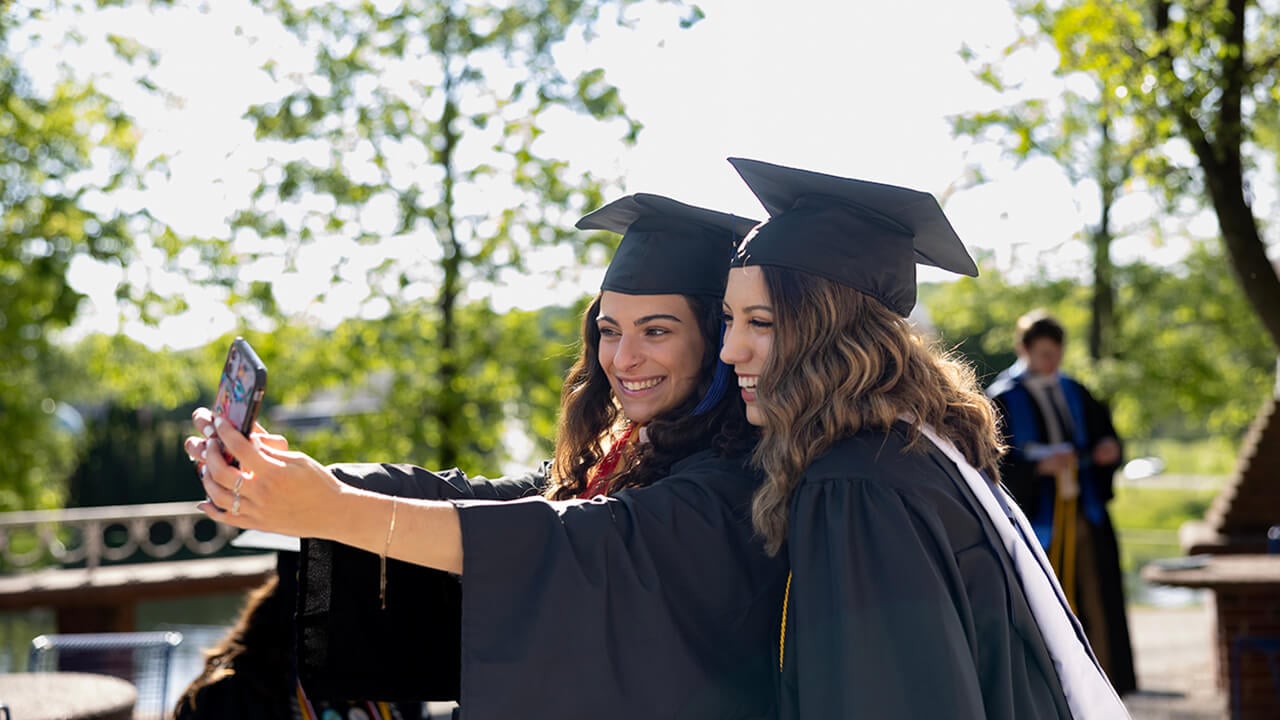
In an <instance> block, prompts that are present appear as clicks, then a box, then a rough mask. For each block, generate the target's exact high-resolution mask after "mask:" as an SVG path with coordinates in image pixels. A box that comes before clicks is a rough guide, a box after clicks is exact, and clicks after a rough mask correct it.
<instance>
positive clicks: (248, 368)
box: [213, 337, 267, 467]
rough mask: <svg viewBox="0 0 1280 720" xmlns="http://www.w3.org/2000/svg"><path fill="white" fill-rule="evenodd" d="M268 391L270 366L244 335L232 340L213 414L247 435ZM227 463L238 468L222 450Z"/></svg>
mask: <svg viewBox="0 0 1280 720" xmlns="http://www.w3.org/2000/svg"><path fill="white" fill-rule="evenodd" d="M266 392H267V366H266V365H263V364H262V360H260V359H258V353H256V352H254V351H253V347H251V346H250V345H249V342H248V341H247V340H245V339H244V338H242V337H237V338H236V339H235V340H232V341H231V347H230V348H228V349H227V361H226V362H225V363H223V365H222V378H221V379H220V380H219V381H218V394H217V395H215V396H214V399H213V414H214V415H216V416H220V417H222V418H223V419H225V420H227V421H228V422H230V423H231V424H232V425H234V426H235V427H236V429H238V430H239V431H240V434H242V435H244V436H245V437H248V436H249V433H250V432H252V431H253V424H254V423H255V422H256V421H257V420H258V410H259V409H261V408H262V396H263V395H265V394H266ZM222 455H223V457H225V458H226V460H227V462H228V463H230V464H232V465H234V466H236V467H239V463H238V462H236V459H235V458H233V457H231V456H230V455H228V454H227V452H226V451H225V450H224V451H223V453H222Z"/></svg>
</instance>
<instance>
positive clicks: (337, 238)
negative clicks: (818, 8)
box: [235, 0, 700, 466]
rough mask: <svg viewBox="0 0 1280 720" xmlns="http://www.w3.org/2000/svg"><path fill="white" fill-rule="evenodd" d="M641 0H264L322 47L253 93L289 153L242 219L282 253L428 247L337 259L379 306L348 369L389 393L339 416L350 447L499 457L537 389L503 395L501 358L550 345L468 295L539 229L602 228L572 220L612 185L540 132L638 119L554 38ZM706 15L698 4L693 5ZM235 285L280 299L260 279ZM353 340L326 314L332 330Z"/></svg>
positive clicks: (507, 271) (563, 238) (517, 262)
mask: <svg viewBox="0 0 1280 720" xmlns="http://www.w3.org/2000/svg"><path fill="white" fill-rule="evenodd" d="M633 2H634V0H616V1H615V2H613V3H600V2H587V1H585V0H557V1H556V2H550V3H548V2H542V1H541V0H517V1H516V2H503V3H474V2H459V1H457V0H411V1H408V2H404V3H400V4H395V5H394V6H389V7H388V8H386V9H384V6H383V5H382V4H378V3H338V4H323V5H313V4H310V3H307V4H305V6H304V5H302V4H298V5H295V4H293V3H291V2H288V1H287V0H272V1H270V2H266V3H263V4H262V7H263V8H264V9H265V10H267V11H268V12H270V13H271V14H273V15H274V16H276V17H278V18H279V19H280V21H281V22H282V23H283V24H284V26H285V27H287V28H288V29H289V30H291V31H292V32H293V33H294V34H295V35H296V36H297V37H298V39H299V42H300V43H302V45H303V46H304V47H305V48H307V49H308V50H310V51H314V54H315V66H314V68H313V70H312V71H311V72H310V73H309V74H304V75H305V76H304V77H296V78H293V79H292V80H291V84H290V89H289V90H288V92H287V94H285V95H284V96H283V97H281V98H280V99H279V100H277V101H275V102H270V103H266V104H263V105H261V106H258V107H255V108H253V109H252V110H251V111H250V116H251V117H252V118H253V119H254V120H255V121H256V123H257V126H258V135H259V137H260V138H261V139H263V140H264V141H268V142H272V143H275V145H276V147H278V148H280V150H281V156H282V157H283V159H282V160H281V161H280V162H279V163H278V164H276V165H274V166H273V167H271V168H268V169H266V170H265V171H264V174H263V178H264V179H263V182H262V184H261V185H260V187H259V188H258V190H257V192H256V193H255V196H254V203H253V207H252V208H249V209H247V210H246V211H245V212H243V213H241V214H240V215H239V216H238V217H237V218H236V219H235V225H236V226H237V227H238V228H240V232H241V233H242V234H244V235H243V236H244V237H247V238H248V239H249V240H250V241H251V242H252V243H254V244H257V245H259V246H261V245H264V244H268V243H270V242H278V241H280V240H286V241H287V243H286V246H287V248H288V249H287V251H286V252H285V253H284V258H283V267H284V269H285V270H286V271H292V270H295V269H297V268H298V267H299V265H298V260H299V258H300V257H301V256H303V255H306V254H308V253H312V252H315V251H317V250H320V249H323V248H324V247H325V246H326V245H332V244H333V243H335V242H339V243H341V242H352V243H355V244H357V245H359V246H361V250H360V253H361V254H363V255H374V256H379V257H383V256H381V255H379V253H384V252H385V251H383V250H382V249H381V246H380V244H381V243H383V242H385V241H387V239H388V236H391V237H393V238H396V239H401V240H407V241H409V242H411V243H413V244H414V245H415V246H416V247H418V248H420V250H421V256H422V262H418V263H407V262H399V261H395V260H393V259H392V258H391V257H390V256H385V260H384V261H382V262H379V263H377V264H375V265H374V266H373V267H372V269H370V270H367V271H365V270H358V269H355V264H353V263H352V261H351V258H346V259H340V260H335V262H334V264H333V265H332V267H331V269H332V271H333V273H334V279H335V281H337V280H341V279H346V280H350V281H353V282H355V283H356V284H358V285H360V287H361V293H362V294H363V298H362V299H359V300H357V302H356V304H357V305H360V306H361V307H362V308H363V310H364V311H365V312H366V314H368V315H371V316H375V317H376V316H380V315H384V314H385V316H386V318H387V321H386V323H385V324H383V325H382V326H381V327H380V328H379V329H377V330H371V329H370V328H368V327H363V328H362V329H361V331H360V332H361V333H365V334H366V335H365V336H364V338H365V339H366V340H368V341H370V344H365V345H358V346H357V345H353V346H352V347H353V348H358V349H359V352H354V351H353V352H352V353H351V354H350V355H349V357H348V358H347V360H348V361H349V363H348V367H347V370H348V371H350V372H351V373H354V374H356V375H359V376H361V377H368V376H369V375H370V373H372V372H373V371H374V370H375V369H385V370H390V372H391V373H392V380H391V387H392V388H394V392H393V393H392V395H391V397H393V398H394V400H395V405H396V410H397V411H398V412H397V419H395V420H394V421H392V420H389V419H386V418H383V419H381V420H374V419H373V418H366V419H365V420H361V421H360V422H352V423H348V424H347V425H346V426H344V429H343V430H342V432H344V433H347V434H348V435H349V439H348V440H347V441H345V442H346V444H347V445H348V446H350V447H352V448H356V447H358V446H359V445H360V443H361V442H362V438H368V437H370V436H371V435H373V434H377V433H395V434H396V435H397V436H399V437H400V438H402V441H403V447H399V448H396V450H397V452H399V453H400V454H401V457H406V458H413V460H414V461H415V462H418V463H421V464H426V465H441V466H449V465H454V464H459V463H463V464H471V463H475V462H492V461H493V460H495V459H497V458H498V457H499V456H500V452H499V451H498V448H497V447H496V440H497V438H496V436H495V435H494V433H495V432H496V428H495V422H494V415H495V414H497V413H501V412H506V411H509V410H513V411H514V412H515V413H516V414H517V415H519V414H525V415H528V414H529V411H527V410H520V409H519V408H521V407H525V406H527V404H528V403H529V402H530V401H531V399H534V398H537V397H538V396H537V395H536V394H535V395H534V396H533V398H531V397H529V396H526V395H516V396H512V395H511V393H510V390H509V389H508V388H503V387H501V386H500V385H499V384H497V383H496V382H495V380H496V375H494V373H495V372H496V370H494V367H496V365H495V364H502V363H518V362H522V360H521V358H522V356H529V357H534V358H541V357H546V356H548V353H546V352H544V347H545V342H544V343H541V344H535V345H533V346H525V345H522V343H525V342H536V339H535V338H530V337H529V336H528V334H527V333H525V332H523V330H522V328H519V327H513V326H512V324H511V323H506V322H503V321H502V320H501V318H499V317H498V316H497V315H495V314H494V313H493V312H492V310H488V309H486V308H484V307H481V306H475V305H471V304H469V301H471V300H476V299H478V297H477V296H475V295H470V294H468V292H467V291H468V288H470V287H472V286H474V285H475V284H477V283H488V282H501V281H505V280H511V279H513V278H518V274H519V273H520V272H521V271H522V270H523V269H524V263H525V259H526V257H527V254H528V253H529V252H530V251H531V250H532V249H534V248H538V247H545V246H549V245H556V244H562V243H568V242H569V241H570V240H571V239H573V240H574V241H575V243H576V244H575V248H576V249H577V251H578V253H577V256H578V258H579V259H585V258H587V257H588V253H587V250H588V249H589V248H588V243H589V242H598V241H599V240H598V239H595V238H590V239H579V238H580V236H578V235H576V234H574V233H572V225H573V221H574V220H575V219H576V216H577V215H579V214H580V213H581V212H583V211H584V210H587V209H590V208H593V207H596V206H598V205H599V204H600V203H601V199H602V184H601V183H600V182H599V181H596V180H594V179H592V178H590V177H586V176H575V175H574V174H573V173H571V172H570V170H569V168H568V166H567V164H566V163H565V162H564V161H563V160H560V159H556V158H553V157H548V156H546V155H545V154H543V152H542V150H541V144H540V143H539V139H540V138H541V137H542V136H543V133H544V129H543V128H544V125H545V123H546V122H548V119H549V118H550V117H552V116H559V117H562V118H563V117H566V116H573V115H577V116H581V117H585V118H589V119H592V120H594V121H596V122H604V123H611V124H612V125H614V126H616V127H617V128H618V134H619V136H618V142H620V143H621V142H630V141H632V140H634V138H635V136H636V134H637V133H638V132H639V130H640V125H639V123H637V122H636V121H635V120H634V119H632V118H630V117H629V116H627V114H626V112H625V108H624V106H623V104H622V101H621V98H620V95H619V93H618V90H617V89H616V88H615V87H613V86H612V85H610V84H609V83H608V82H607V81H606V80H605V78H604V73H603V71H602V70H599V69H595V70H589V71H586V72H583V73H582V74H580V75H578V76H576V77H566V76H565V75H564V74H563V73H562V71H561V68H560V66H559V65H558V64H557V61H556V57H555V54H554V53H555V50H556V47H557V46H558V45H559V44H560V43H561V42H562V41H563V40H565V39H566V38H567V37H569V36H570V35H571V34H574V33H578V34H583V33H585V34H589V33H591V31H592V28H593V27H594V25H595V24H596V22H597V21H598V20H599V19H600V15H601V13H602V10H603V9H605V8H614V9H617V11H618V12H619V13H620V14H621V13H624V12H625V10H626V8H627V7H628V6H630V5H631V4H633ZM698 17H700V13H698V12H697V10H696V8H695V9H694V10H693V11H692V14H691V15H690V16H689V17H688V18H687V19H686V20H685V21H684V22H683V24H688V23H691V22H693V21H696V20H697V18H698ZM267 70H268V71H269V72H276V71H277V70H278V68H275V67H269V68H267ZM285 79H286V78H283V77H282V78H281V80H285ZM565 111H568V112H567V113H566V112H565ZM388 217H389V218H391V220H390V221H389V222H388V221H387V218H388ZM250 254H251V255H252V254H253V253H250ZM353 276H354V277H353ZM240 295H241V296H242V297H245V298H248V299H250V300H252V301H254V302H256V303H257V304H258V305H259V306H261V307H262V308H264V309H265V310H266V312H267V313H269V314H274V313H278V312H279V308H278V305H277V303H276V300H277V297H276V295H275V294H274V293H273V291H272V289H271V287H270V285H269V284H267V283H260V284H258V285H256V286H250V287H245V288H242V289H241V292H240ZM415 298H418V299H426V298H429V302H426V301H419V300H416V299H415ZM351 309H354V308H351ZM353 327H354V326H353ZM422 338H429V339H430V342H429V343H426V344H424V343H422V342H421V339H422ZM350 340H351V341H354V340H355V338H351V339H350ZM347 341H348V339H347V338H345V337H344V336H343V332H342V331H339V332H338V333H335V341H334V342H335V347H340V345H339V343H341V342H347ZM372 343H377V344H372ZM337 352H345V351H343V350H338V351H337ZM535 365H536V364H535ZM548 369H549V368H548V367H543V370H548ZM555 381H556V382H557V383H558V381H559V378H558V377H557V378H556V379H555ZM534 384H535V385H537V386H542V385H545V384H547V378H546V377H543V378H539V379H538V380H536V381H535V382H534ZM375 423H383V426H381V427H375V426H374V424H375Z"/></svg>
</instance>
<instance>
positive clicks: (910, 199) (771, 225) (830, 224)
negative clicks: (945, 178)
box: [729, 158, 978, 317]
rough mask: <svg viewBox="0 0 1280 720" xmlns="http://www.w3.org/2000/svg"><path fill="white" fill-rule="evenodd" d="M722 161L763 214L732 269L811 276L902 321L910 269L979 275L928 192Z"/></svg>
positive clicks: (909, 301)
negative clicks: (874, 302)
mask: <svg viewBox="0 0 1280 720" xmlns="http://www.w3.org/2000/svg"><path fill="white" fill-rule="evenodd" d="M729 162H730V163H731V164H732V165H733V167H734V169H735V170H737V171H738V174H739V175H741V176H742V179H743V180H745V181H746V183H747V186H748V187H750V188H751V192H753V193H755V196H756V197H757V198H759V200H760V202H761V204H763V205H764V207H765V210H767V211H768V213H769V219H768V220H766V221H765V222H764V223H763V224H761V225H760V226H759V227H757V228H756V229H755V230H754V231H753V232H752V234H751V235H750V236H749V237H748V238H747V239H746V240H745V241H744V242H743V243H742V245H741V246H740V247H739V250H738V257H737V260H736V261H735V264H739V265H773V266H776V267H784V268H789V269H792V270H799V271H802V272H807V273H811V274H813V275H818V276H820V277H824V278H827V279H828V280H833V281H835V282H838V283H840V284H842V285H846V286H848V287H851V288H854V289H856V290H861V291H862V292H864V293H867V294H868V295H871V296H872V297H874V298H876V299H878V300H880V301H881V302H882V303H884V304H885V305H887V306H888V307H889V308H890V309H891V310H893V311H894V312H896V313H898V314H899V315H902V316H903V317H906V316H907V315H909V314H910V313H911V309H912V308H913V307H915V304H916V267H915V266H916V263H923V264H925V265H933V266H934V267H939V268H942V269H944V270H950V271H951V272H956V273H961V274H964V275H969V276H971V277H976V276H977V275H978V267H977V266H976V265H975V264H974V263H973V258H971V257H969V253H968V251H967V250H965V247H964V244H963V243H961V242H960V238H959V237H958V236H957V235H956V231H955V229H954V228H952V227H951V223H950V222H949V221H948V220H947V216H946V215H944V214H943V212H942V207H941V206H940V205H939V204H938V200H937V199H936V198H934V196H932V195H930V194H929V193H926V192H920V191H918V190H911V189H909V188H904V187H898V186H896V185H883V184H881V183H875V182H869V181H866V180H854V179H852V178H842V177H836V176H834V175H824V174H822V173H817V172H812V171H810V170H800V169H796V168H789V167H783V166H781V165H773V164H771V163H766V162H761V161H759V160H747V159H744V158H729Z"/></svg>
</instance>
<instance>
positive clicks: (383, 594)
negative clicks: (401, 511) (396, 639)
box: [378, 495, 399, 610]
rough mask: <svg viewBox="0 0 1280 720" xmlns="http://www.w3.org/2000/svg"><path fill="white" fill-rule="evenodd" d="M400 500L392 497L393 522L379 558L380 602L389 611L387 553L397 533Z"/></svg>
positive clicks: (389, 526) (390, 524)
mask: <svg viewBox="0 0 1280 720" xmlns="http://www.w3.org/2000/svg"><path fill="white" fill-rule="evenodd" d="M398 500H399V499H398V498H397V497H396V496H394V495H392V496H391V522H390V523H388V524H387V541H386V542H385V543H383V545H382V554H381V555H379V556H378V600H379V601H380V602H381V603H382V609H383V610H386V609H387V551H388V550H390V549H391V534H392V533H394V532H395V531H396V508H397V507H399V504H398Z"/></svg>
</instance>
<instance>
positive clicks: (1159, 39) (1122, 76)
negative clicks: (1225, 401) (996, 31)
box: [1014, 0, 1280, 346]
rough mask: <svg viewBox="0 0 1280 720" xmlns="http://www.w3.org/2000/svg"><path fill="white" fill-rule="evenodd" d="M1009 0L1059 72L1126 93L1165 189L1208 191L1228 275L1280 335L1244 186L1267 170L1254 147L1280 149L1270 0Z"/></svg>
mask: <svg viewBox="0 0 1280 720" xmlns="http://www.w3.org/2000/svg"><path fill="white" fill-rule="evenodd" d="M1014 8H1015V11H1016V12H1017V13H1018V14H1019V16H1020V17H1025V18H1028V19H1030V20H1032V21H1033V22H1034V24H1035V25H1036V26H1037V27H1038V28H1039V29H1040V31H1041V32H1042V33H1043V34H1044V35H1046V36H1048V37H1050V38H1052V40H1053V43H1054V45H1055V47H1057V48H1058V49H1059V59H1060V63H1061V64H1060V68H1059V71H1060V72H1062V73H1064V74H1069V73H1077V72H1079V73H1085V74H1087V75H1088V76H1089V77H1091V78H1093V80H1094V82H1095V83H1096V84H1097V86H1098V87H1099V88H1101V89H1103V90H1110V91H1111V95H1112V96H1113V97H1117V98H1122V99H1123V100H1124V103H1125V105H1124V111H1125V118H1126V119H1127V120H1128V121H1129V122H1131V123H1133V124H1134V125H1135V126H1139V125H1140V126H1141V127H1144V128H1146V129H1147V131H1148V132H1147V133H1144V136H1145V137H1146V139H1147V141H1148V142H1150V143H1151V146H1152V147H1157V148H1159V149H1160V151H1161V153H1162V155H1163V157H1164V161H1163V162H1162V163H1160V164H1159V165H1157V167H1159V168H1161V169H1162V173H1149V174H1148V177H1149V178H1151V179H1153V180H1155V179H1157V178H1158V177H1160V176H1161V175H1164V176H1166V177H1168V178H1171V179H1172V182H1163V183H1161V187H1163V189H1164V190H1165V191H1166V192H1167V193H1168V194H1169V197H1170V198H1171V199H1173V198H1177V197H1185V196H1186V195H1187V194H1188V193H1189V194H1190V195H1191V196H1193V197H1195V198H1197V199H1199V200H1207V201H1208V204H1209V205H1210V206H1211V207H1212V208H1213V210H1214V213H1215V215H1216V216H1217V220H1218V226H1219V228H1220V231H1221V233H1222V239H1223V245H1224V247H1225V248H1226V250H1227V252H1226V257H1227V259H1228V261H1229V262H1230V264H1231V267H1232V268H1233V269H1234V271H1235V276H1236V279H1237V281H1238V282H1239V284H1240V287H1241V288H1242V289H1243V291H1244V295H1245V297H1246V298H1248V300H1249V304H1250V306H1251V307H1252V309H1253V312H1255V313H1256V314H1257V315H1258V317H1260V318H1261V319H1262V325H1263V327H1264V328H1265V329H1266V332H1267V333H1268V335H1269V336H1270V338H1271V341H1272V344H1273V346H1280V278H1277V275H1276V271H1275V267H1274V266H1273V264H1272V263H1271V261H1270V259H1269V258H1268V257H1267V245H1266V243H1265V242H1264V241H1263V239H1262V236H1261V233H1260V231H1259V226H1258V221H1257V218H1256V217H1254V214H1253V210H1252V207H1251V193H1250V191H1249V186H1250V184H1251V183H1256V182H1274V178H1265V177H1263V176H1261V175H1260V174H1259V173H1258V172H1257V170H1256V168H1257V166H1258V163H1259V162H1260V161H1261V160H1262V159H1263V158H1264V154H1263V152H1262V151H1264V150H1269V151H1271V152H1272V153H1274V152H1275V151H1276V150H1277V149H1280V148H1277V147H1276V145H1275V141H1276V137H1277V134H1276V133H1277V125H1278V124H1280V123H1278V121H1280V115H1278V111H1277V110H1276V107H1277V105H1280V62H1277V57H1280V20H1278V19H1277V18H1280V7H1278V6H1277V3H1276V2H1274V1H1270V0H1207V1H1205V2H1194V3H1191V2H1173V1H1172V0H1156V1H1155V2H1150V3H1135V2H1132V1H1130V0H1066V1H1065V2H1062V3H1045V2H1041V1H1035V2H1032V1H1028V0H1016V1H1015V3H1014ZM1108 102H1110V101H1108ZM1106 117H1108V118H1109V119H1111V120H1114V119H1116V118H1115V116H1114V115H1108V116H1106ZM1263 143H1270V147H1265V146H1263V145H1262V144H1263ZM1188 151H1189V152H1188ZM1184 158H1185V159H1184ZM1187 159H1190V162H1187ZM1187 178H1190V179H1191V180H1192V182H1190V183H1185V182H1184V180H1185V179H1187Z"/></svg>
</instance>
